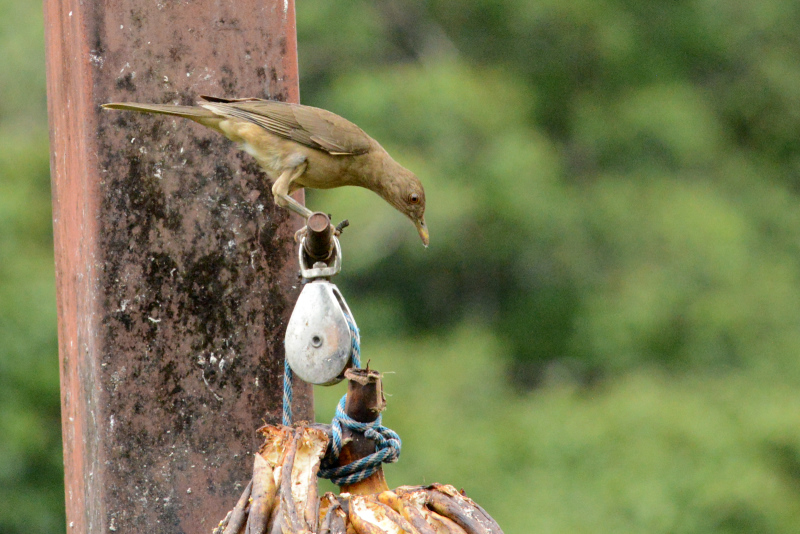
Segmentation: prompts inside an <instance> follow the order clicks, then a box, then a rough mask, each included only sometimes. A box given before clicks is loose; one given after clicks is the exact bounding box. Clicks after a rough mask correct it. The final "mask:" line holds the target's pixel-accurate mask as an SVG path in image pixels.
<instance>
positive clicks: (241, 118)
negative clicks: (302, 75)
mask: <svg viewBox="0 0 800 534" xmlns="http://www.w3.org/2000/svg"><path fill="white" fill-rule="evenodd" d="M200 99H201V100H200V101H199V102H198V106H197V107H195V106H177V105H169V104H136V103H129V102H124V103H118V104H104V105H103V107H104V108H108V109H124V110H131V111H141V112H144V113H161V114H164V115H176V116H178V117H184V118H187V119H191V120H193V121H195V122H198V123H200V124H202V125H203V126H207V127H209V128H211V129H213V130H216V131H218V132H220V133H221V134H222V135H224V136H225V137H227V138H228V139H230V140H231V141H233V142H234V143H237V144H238V145H239V147H240V148H241V149H242V150H244V151H245V152H247V153H248V154H250V155H251V156H253V157H254V158H256V161H258V164H259V166H260V167H261V168H262V169H263V170H264V171H265V172H266V173H267V176H268V177H269V178H270V180H271V181H272V182H273V185H272V195H273V196H274V198H275V203H276V204H278V205H279V206H282V207H286V208H288V209H291V210H292V211H295V212H297V213H299V214H300V215H302V216H303V217H304V218H308V216H309V215H311V211H310V210H309V209H307V208H306V207H305V206H303V205H302V204H300V203H299V202H297V201H296V200H294V199H293V198H292V197H290V196H289V195H290V194H291V193H293V192H294V191H296V190H298V189H300V188H302V187H311V188H314V189H330V188H333V187H340V186H343V185H356V186H359V187H365V188H367V189H369V190H371V191H374V192H375V193H377V194H378V195H380V196H381V197H382V198H383V199H384V200H386V202H388V203H389V204H391V205H392V206H394V207H395V208H396V209H397V210H398V211H400V213H402V214H403V215H405V216H406V217H408V218H409V219H411V222H413V223H414V225H415V226H416V227H417V231H418V232H419V236H420V237H421V238H422V243H423V244H424V245H425V246H426V247H427V246H428V227H427V226H425V190H424V189H423V188H422V183H421V182H420V181H419V179H418V178H417V177H416V176H415V175H414V173H412V172H411V171H409V170H407V169H406V168H404V167H403V166H401V165H400V164H399V163H397V162H396V161H395V160H393V159H392V157H391V156H390V155H389V154H388V153H387V152H386V150H384V149H383V147H382V146H381V145H380V144H378V142H377V141H375V140H374V139H373V138H371V137H370V136H368V135H367V134H366V133H365V132H364V131H363V130H362V129H361V128H359V127H358V126H356V125H355V124H353V123H352V122H350V121H348V120H347V119H344V118H342V117H340V116H339V115H336V114H335V113H331V112H330V111H326V110H324V109H319V108H314V107H311V106H303V105H300V104H290V103H286V102H277V101H274V100H262V99H259V98H242V99H235V100H230V99H224V98H216V97H209V96H201V97H200Z"/></svg>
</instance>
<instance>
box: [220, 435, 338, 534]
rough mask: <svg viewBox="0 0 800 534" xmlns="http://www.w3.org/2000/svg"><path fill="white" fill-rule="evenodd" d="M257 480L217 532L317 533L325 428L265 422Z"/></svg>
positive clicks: (255, 470) (257, 456) (257, 458)
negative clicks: (319, 473)
mask: <svg viewBox="0 0 800 534" xmlns="http://www.w3.org/2000/svg"><path fill="white" fill-rule="evenodd" d="M261 432H262V434H264V437H265V438H266V440H265V442H264V444H263V445H262V447H261V449H260V450H259V452H258V453H257V454H255V456H254V463H253V479H252V481H251V482H250V484H248V485H247V487H246V488H245V490H244V493H242V496H241V497H240V498H239V501H238V502H237V503H236V506H235V507H234V508H233V510H231V511H230V512H228V515H227V516H226V517H225V519H223V520H222V521H221V522H220V524H219V525H218V526H217V528H216V529H214V531H213V534H266V533H270V534H282V533H287V534H288V533H289V532H291V533H297V534H300V533H305V532H308V533H316V532H317V528H318V525H317V518H318V516H319V497H318V494H317V471H319V463H320V461H321V459H322V456H323V455H324V454H325V449H326V448H327V446H328V436H327V434H325V432H324V431H322V430H319V429H316V428H310V427H300V428H297V429H292V428H288V427H276V426H266V427H264V428H262V429H261Z"/></svg>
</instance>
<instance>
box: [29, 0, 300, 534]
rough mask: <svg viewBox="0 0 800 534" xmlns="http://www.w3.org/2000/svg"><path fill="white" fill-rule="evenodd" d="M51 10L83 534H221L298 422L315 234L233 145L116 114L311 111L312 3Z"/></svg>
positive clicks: (56, 159) (64, 297) (244, 0)
mask: <svg viewBox="0 0 800 534" xmlns="http://www.w3.org/2000/svg"><path fill="white" fill-rule="evenodd" d="M44 4H45V17H46V18H45V24H46V41H47V75H48V76H47V85H48V101H49V114H50V129H51V137H50V139H51V172H52V180H53V224H54V232H55V248H56V274H57V290H58V319H59V352H60V358H61V388H62V418H63V440H64V463H65V482H66V502H67V523H68V529H67V530H68V532H69V533H73V532H75V533H78V532H80V533H83V532H104V533H105V532H109V531H119V532H169V533H182V532H187V533H189V532H191V533H201V532H210V530H211V529H212V527H213V526H214V525H215V524H216V522H217V521H218V520H219V519H220V518H222V517H224V515H225V512H226V511H227V510H229V509H230V507H231V505H232V503H234V502H235V501H236V498H237V496H238V495H239V494H240V493H241V491H242V487H239V486H238V484H240V483H246V481H247V480H248V479H249V478H250V475H249V470H250V468H251V466H252V461H251V460H250V459H249V454H250V453H251V452H252V451H254V450H256V449H257V447H258V445H259V441H260V440H259V438H258V436H257V435H256V432H255V430H256V429H257V428H258V427H259V426H261V424H262V423H263V422H264V421H267V422H271V423H277V422H279V421H280V408H281V393H280V388H281V379H282V359H283V350H282V347H283V343H282V340H283V333H284V326H285V323H286V321H287V320H288V314H289V312H290V309H291V305H292V303H293V302H294V300H295V299H296V296H297V292H298V287H297V286H298V285H299V284H297V279H296V269H297V265H296V257H295V256H296V254H295V248H294V244H293V242H292V235H293V233H294V231H295V230H296V229H297V228H299V226H300V221H299V220H298V219H297V218H294V217H292V218H290V216H289V215H288V214H287V212H286V211H285V210H281V209H278V208H276V207H275V205H274V204H273V201H272V196H271V194H270V189H269V184H267V183H266V181H265V180H264V178H263V176H262V174H261V173H260V171H259V170H258V169H257V167H256V164H255V162H254V161H253V160H252V158H250V156H247V155H245V154H243V153H241V152H239V151H238V150H236V148H235V147H234V146H232V144H231V143H229V142H228V141H227V140H225V139H224V138H223V137H222V136H219V135H218V134H216V133H214V132H212V131H210V130H206V129H204V128H203V127H201V126H199V125H196V124H194V123H192V122H190V121H186V120H182V119H174V118H169V117H163V116H146V115H137V114H133V113H123V112H108V111H104V110H101V109H100V108H99V105H100V104H102V103H105V102H112V101H138V102H157V103H164V102H171V103H181V104H192V103H193V102H194V100H195V98H196V96H197V95H199V94H210V95H217V96H224V97H244V96H259V97H265V98H274V99H281V100H290V101H295V102H296V101H297V100H298V86H297V57H296V37H295V27H294V3H293V1H292V0H195V1H192V2H188V1H178V0H148V1H144V0H117V1H115V2H109V1H103V0H45V2H44ZM295 399H296V400H297V401H298V402H297V406H296V407H295V413H297V414H298V417H297V418H298V419H301V418H310V417H311V414H312V411H311V402H310V391H309V389H308V388H303V387H302V386H301V385H300V384H298V388H297V389H296V390H295Z"/></svg>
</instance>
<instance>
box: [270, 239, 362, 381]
mask: <svg viewBox="0 0 800 534" xmlns="http://www.w3.org/2000/svg"><path fill="white" fill-rule="evenodd" d="M333 240H334V247H335V248H334V250H335V252H334V254H335V258H334V260H333V266H331V267H327V266H326V265H325V264H322V265H319V264H315V265H314V267H312V268H309V267H308V266H307V265H306V261H305V257H304V254H303V244H302V243H301V246H300V247H299V248H300V272H301V274H302V275H303V277H304V278H306V279H311V280H312V281H311V282H309V283H307V284H306V285H305V286H304V287H303V290H302V291H301V292H300V296H299V297H298V299H297V303H296V304H295V306H294V311H292V316H291V318H290V319H289V324H288V325H287V327H286V338H285V340H284V346H285V349H286V361H287V362H288V363H289V366H290V367H291V368H292V371H294V373H295V374H296V375H297V376H298V377H300V378H301V379H303V380H304V381H306V382H309V383H311V384H317V385H324V386H327V385H333V384H336V383H338V382H340V381H341V380H342V379H343V378H344V371H345V369H346V368H347V366H348V364H349V363H350V356H351V351H352V346H353V333H352V332H351V331H350V326H349V325H348V322H347V317H348V316H349V317H352V316H353V315H352V313H351V312H350V308H348V307H347V303H346V302H345V300H344V297H343V296H342V294H341V292H339V288H337V287H336V285H335V284H332V283H331V282H330V281H328V280H326V279H325V278H327V277H329V276H333V275H334V274H336V273H338V272H339V270H340V269H341V257H342V251H341V248H340V246H339V240H338V239H336V237H333Z"/></svg>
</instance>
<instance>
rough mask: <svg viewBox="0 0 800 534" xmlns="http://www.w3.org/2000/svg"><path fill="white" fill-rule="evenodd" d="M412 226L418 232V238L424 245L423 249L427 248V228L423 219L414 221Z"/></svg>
mask: <svg viewBox="0 0 800 534" xmlns="http://www.w3.org/2000/svg"><path fill="white" fill-rule="evenodd" d="M414 224H415V225H416V226H417V231H418V232H419V237H420V238H421V239H422V244H423V245H425V248H428V241H429V240H428V227H427V226H425V219H418V220H416V221H414Z"/></svg>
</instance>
